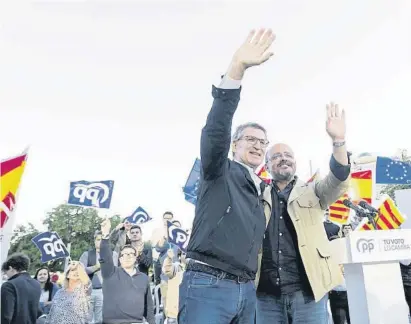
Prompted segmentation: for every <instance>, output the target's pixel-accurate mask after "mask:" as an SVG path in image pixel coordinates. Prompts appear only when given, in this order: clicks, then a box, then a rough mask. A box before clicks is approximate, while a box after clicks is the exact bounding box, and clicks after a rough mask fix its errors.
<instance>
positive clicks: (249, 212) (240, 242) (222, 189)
mask: <svg viewBox="0 0 411 324" xmlns="http://www.w3.org/2000/svg"><path fill="white" fill-rule="evenodd" d="M240 92H241V89H230V90H226V89H218V88H216V87H213V90H212V95H213V97H214V102H213V106H212V108H211V111H210V113H209V114H208V118H207V122H206V125H205V127H204V128H203V130H202V133H201V146H200V155H201V167H202V169H201V178H200V187H199V191H198V196H197V204H196V210H195V217H194V222H193V229H192V233H191V237H190V242H189V244H188V247H187V257H188V258H192V259H195V260H198V261H201V262H205V263H207V264H209V265H211V266H213V267H216V268H218V269H221V270H223V271H226V272H228V273H231V274H234V275H237V276H241V277H243V278H247V279H254V278H255V275H256V272H257V255H258V251H259V249H260V247H261V243H262V240H263V236H264V231H265V222H266V220H265V216H264V208H263V203H262V199H261V198H260V196H259V194H258V192H257V189H256V187H255V184H254V182H253V179H252V178H251V175H250V173H249V171H248V170H247V168H246V167H244V166H243V165H241V164H239V163H237V162H234V161H231V160H230V159H228V153H229V150H230V146H231V127H232V120H233V116H234V113H235V111H236V109H237V106H238V103H239V101H240Z"/></svg>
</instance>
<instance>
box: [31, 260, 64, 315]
mask: <svg viewBox="0 0 411 324" xmlns="http://www.w3.org/2000/svg"><path fill="white" fill-rule="evenodd" d="M34 279H36V280H37V281H38V282H39V283H40V286H41V296H40V309H41V311H42V312H43V314H48V313H49V311H50V307H51V301H52V300H53V297H54V295H55V294H56V292H57V290H59V287H58V286H57V285H56V284H54V283H52V282H51V278H50V271H49V269H48V268H47V267H41V268H40V269H37V271H36V274H35V276H34Z"/></svg>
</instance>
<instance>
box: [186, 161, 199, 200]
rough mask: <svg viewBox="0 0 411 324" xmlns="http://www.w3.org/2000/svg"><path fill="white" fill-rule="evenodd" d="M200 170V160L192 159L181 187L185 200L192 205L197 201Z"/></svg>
mask: <svg viewBox="0 0 411 324" xmlns="http://www.w3.org/2000/svg"><path fill="white" fill-rule="evenodd" d="M200 170H201V161H200V159H196V160H195V161H194V165H193V167H192V168H191V171H190V174H189V176H188V179H187V181H186V184H185V186H184V187H183V193H184V198H185V200H187V201H188V202H190V203H192V204H193V205H195V204H196V203H197V194H198V188H199V186H200Z"/></svg>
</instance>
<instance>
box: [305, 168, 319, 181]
mask: <svg viewBox="0 0 411 324" xmlns="http://www.w3.org/2000/svg"><path fill="white" fill-rule="evenodd" d="M319 177H320V169H317V171H315V172H314V174H313V175H312V176H311V178H310V179H308V181H307V184H308V183H310V182H315V181H317V180H318V178H319Z"/></svg>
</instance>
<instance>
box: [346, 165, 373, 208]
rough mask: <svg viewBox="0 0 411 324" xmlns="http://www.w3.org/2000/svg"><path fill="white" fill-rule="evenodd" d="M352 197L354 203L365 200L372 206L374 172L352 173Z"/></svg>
mask: <svg viewBox="0 0 411 324" xmlns="http://www.w3.org/2000/svg"><path fill="white" fill-rule="evenodd" d="M350 196H351V199H352V200H353V201H354V202H357V201H360V200H365V201H366V202H368V203H369V204H371V200H372V172H371V170H364V171H355V172H352V173H351V182H350Z"/></svg>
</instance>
